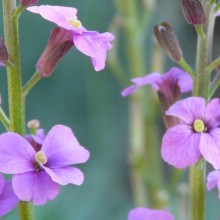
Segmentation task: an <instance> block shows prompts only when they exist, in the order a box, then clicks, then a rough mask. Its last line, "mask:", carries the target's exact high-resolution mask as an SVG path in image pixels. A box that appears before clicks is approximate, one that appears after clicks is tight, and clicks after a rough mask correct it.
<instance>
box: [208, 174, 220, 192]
mask: <svg viewBox="0 0 220 220" xmlns="http://www.w3.org/2000/svg"><path fill="white" fill-rule="evenodd" d="M218 179H220V171H219V170H214V171H212V172H210V173H209V174H208V176H207V184H206V188H207V190H208V191H209V190H211V189H213V188H214V187H215V186H217V184H218Z"/></svg>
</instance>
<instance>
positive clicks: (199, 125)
mask: <svg viewBox="0 0 220 220" xmlns="http://www.w3.org/2000/svg"><path fill="white" fill-rule="evenodd" d="M193 128H194V130H195V131H196V132H199V133H201V132H203V131H204V130H205V124H204V122H203V121H202V120H200V119H196V120H195V121H194V123H193Z"/></svg>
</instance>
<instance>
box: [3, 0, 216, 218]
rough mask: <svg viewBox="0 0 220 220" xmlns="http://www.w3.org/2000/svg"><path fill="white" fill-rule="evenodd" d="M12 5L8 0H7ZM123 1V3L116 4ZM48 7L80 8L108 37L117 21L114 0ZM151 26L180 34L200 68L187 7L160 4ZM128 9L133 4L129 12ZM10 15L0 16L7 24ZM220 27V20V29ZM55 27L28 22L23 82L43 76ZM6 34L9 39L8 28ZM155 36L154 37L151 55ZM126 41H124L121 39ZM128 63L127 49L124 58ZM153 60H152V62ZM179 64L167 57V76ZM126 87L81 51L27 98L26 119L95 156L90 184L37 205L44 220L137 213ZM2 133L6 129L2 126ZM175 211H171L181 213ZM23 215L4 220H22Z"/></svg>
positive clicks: (23, 26) (211, 207)
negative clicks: (57, 128)
mask: <svg viewBox="0 0 220 220" xmlns="http://www.w3.org/2000/svg"><path fill="white" fill-rule="evenodd" d="M2 1H6V0H2ZM116 1H117V0H116ZM137 1H139V0H137ZM39 2H40V3H42V4H50V5H63V6H72V7H76V8H77V9H78V18H79V19H80V20H81V22H82V23H83V25H84V26H85V27H86V28H88V29H89V30H97V31H99V32H105V31H107V30H108V27H109V24H110V22H111V20H112V19H113V17H114V15H115V11H116V10H115V6H114V1H113V0H71V1H70V0H63V1H58V0H47V1H39ZM157 4H158V6H157V10H156V11H155V12H154V15H153V19H152V21H151V25H152V27H153V24H155V23H159V22H161V21H162V20H166V21H169V22H170V23H171V24H172V25H173V27H174V28H175V30H176V32H177V35H178V37H179V40H180V42H181V45H182V46H183V48H184V54H185V59H186V60H187V61H189V63H190V64H193V63H194V58H195V52H194V51H195V45H196V44H195V42H196V36H195V31H194V29H193V27H190V26H189V25H187V24H186V22H185V20H184V18H183V15H182V13H181V8H180V4H179V1H174V0H160V1H157ZM124 7H126V5H125V6H124ZM1 11H2V10H0V13H1V14H0V16H1V19H2V12H1ZM216 26H220V19H219V20H218V21H217V25H216ZM54 27H55V25H54V24H52V23H50V22H47V21H46V20H44V19H42V18H41V17H40V16H38V15H35V14H31V13H29V12H24V13H23V14H22V16H21V18H20V33H21V34H20V42H21V57H22V71H23V80H24V82H26V81H27V80H28V79H29V78H30V77H31V75H32V74H33V73H34V71H35V64H36V62H37V60H38V58H39V56H40V55H41V53H42V51H43V49H44V47H45V45H46V43H47V40H48V37H49V35H50V31H51V29H52V28H54ZM216 31H217V34H216V37H215V40H216V47H215V52H216V53H217V51H220V47H219V42H220V41H219V36H220V28H217V29H216ZM0 32H1V33H3V26H2V22H1V23H0ZM151 40H152V35H151V33H149V36H148V38H147V39H146V45H143V46H144V47H146V50H148V48H149V43H150V42H151ZM121 43H123V41H121ZM121 56H122V57H123V50H122V52H121ZM146 62H147V60H146ZM172 65H173V63H172V62H171V61H169V60H168V59H167V62H166V68H165V71H166V70H168V68H169V67H171V66H172ZM0 72H1V74H0V92H1V95H2V105H3V108H4V109H6V111H7V88H6V74H5V70H4V69H0ZM122 89H123V88H122V87H121V85H120V84H119V83H118V82H117V80H116V79H115V78H114V76H113V74H112V72H111V69H110V68H109V67H108V66H107V67H106V68H105V70H104V71H102V72H99V73H96V72H95V71H94V70H93V67H92V64H91V61H90V58H89V57H86V56H85V55H83V54H81V53H80V52H78V51H77V50H75V49H74V48H73V49H72V50H71V51H70V52H69V53H68V54H67V55H66V56H65V57H64V59H63V60H62V61H61V62H60V63H59V65H58V66H57V68H56V69H55V71H54V73H53V74H52V76H51V77H49V78H47V79H43V80H42V81H41V82H40V83H38V84H37V86H36V87H35V88H34V89H33V90H32V91H31V92H30V94H29V95H28V98H27V103H26V105H27V108H26V109H27V110H26V119H27V121H28V120H31V119H35V118H36V119H38V120H40V122H41V127H43V128H45V130H46V131H48V130H49V129H50V128H51V127H52V126H53V125H55V124H64V125H67V126H69V127H71V128H72V129H73V131H74V133H75V135H76V136H77V138H78V140H79V142H80V143H81V145H82V146H85V147H86V148H87V149H89V151H90V152H91V157H90V160H89V161H88V162H87V163H86V164H82V165H80V168H81V169H82V170H83V172H84V174H85V181H84V183H83V185H82V186H80V187H77V186H74V185H68V186H66V187H61V192H60V194H59V196H58V197H57V198H56V199H55V200H53V201H50V202H48V203H47V204H46V205H45V206H42V207H36V208H35V215H36V219H42V220H49V219H53V220H60V219H62V220H70V219H77V220H103V219H105V220H125V219H126V218H127V213H128V211H129V210H130V209H131V208H132V207H133V203H132V198H131V190H130V184H129V172H128V166H127V165H128V163H127V146H128V103H127V101H128V100H127V99H126V98H122V97H121V95H120V92H121V90H122ZM1 130H2V131H3V129H2V127H1ZM207 201H208V202H207V205H208V207H207V216H208V217H207V219H209V220H212V219H213V220H215V219H216V220H217V219H219V217H220V209H219V207H220V201H219V200H218V195H217V190H215V191H213V192H212V193H208V194H207ZM174 209H175V206H173V207H171V210H172V211H173V213H175V210H174ZM16 214H17V212H16V211H13V212H12V213H10V214H8V215H7V216H6V217H4V219H5V220H10V219H11V220H12V219H13V220H15V219H18V218H17V215H16Z"/></svg>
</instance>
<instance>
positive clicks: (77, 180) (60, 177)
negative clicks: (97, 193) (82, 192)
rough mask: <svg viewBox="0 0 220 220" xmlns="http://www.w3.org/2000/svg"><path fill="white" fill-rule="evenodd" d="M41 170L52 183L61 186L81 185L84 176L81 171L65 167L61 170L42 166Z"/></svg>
mask: <svg viewBox="0 0 220 220" xmlns="http://www.w3.org/2000/svg"><path fill="white" fill-rule="evenodd" d="M43 168H44V169H45V171H46V172H47V173H48V174H49V175H50V177H51V178H52V180H53V181H54V182H56V183H59V184H61V185H67V184H69V183H72V184H75V185H81V184H82V183H83V180H84V175H83V173H82V171H81V170H80V169H78V168H76V167H70V166H66V167H62V168H54V169H50V168H48V167H45V166H43Z"/></svg>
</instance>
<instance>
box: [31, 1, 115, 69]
mask: <svg viewBox="0 0 220 220" xmlns="http://www.w3.org/2000/svg"><path fill="white" fill-rule="evenodd" d="M27 10H28V11H30V12H33V13H36V14H40V15H41V16H42V17H43V18H45V19H46V20H48V21H51V22H53V23H55V24H56V25H58V26H59V27H61V28H64V29H66V30H68V31H71V33H72V39H73V43H74V45H75V46H76V48H77V49H78V50H79V51H81V52H82V53H84V54H86V55H87V56H89V57H91V59H92V63H93V66H94V69H95V70H96V71H100V70H102V69H104V67H105V61H106V53H107V50H109V49H111V48H112V45H111V44H110V43H109V42H110V41H112V40H114V36H113V35H112V34H111V33H109V32H106V33H102V34H100V33H98V32H96V31H88V30H87V29H85V28H84V27H83V26H82V24H81V22H80V21H79V20H78V19H77V15H76V14H77V10H76V9H75V8H70V7H63V6H50V5H41V6H33V7H28V8H27Z"/></svg>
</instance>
